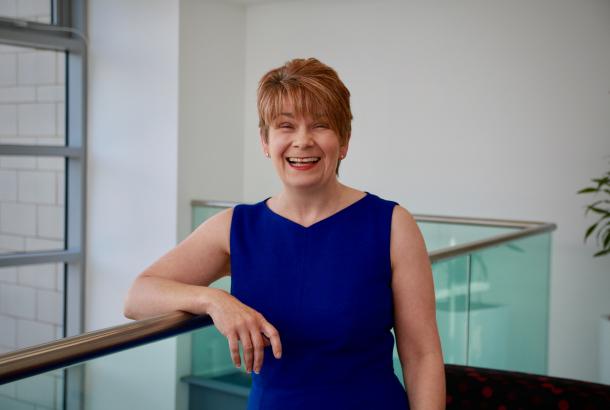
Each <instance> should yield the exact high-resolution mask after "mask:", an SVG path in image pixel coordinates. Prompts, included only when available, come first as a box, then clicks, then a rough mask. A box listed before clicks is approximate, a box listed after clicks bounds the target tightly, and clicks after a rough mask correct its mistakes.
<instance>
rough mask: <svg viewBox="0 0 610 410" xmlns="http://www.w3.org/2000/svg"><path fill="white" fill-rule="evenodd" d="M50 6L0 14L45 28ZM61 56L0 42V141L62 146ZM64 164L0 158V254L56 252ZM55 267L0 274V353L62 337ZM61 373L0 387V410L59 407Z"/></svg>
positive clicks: (10, 5)
mask: <svg viewBox="0 0 610 410" xmlns="http://www.w3.org/2000/svg"><path fill="white" fill-rule="evenodd" d="M50 10H51V1H50V0H0V16H6V17H17V18H23V19H27V20H33V21H39V22H45V23H49V22H50ZM64 58H65V54H64V53H59V52H53V51H44V50H35V49H28V48H20V47H12V46H7V45H2V44H0V143H4V144H24V145H26V144H27V145H35V144H39V145H43V144H44V145H64V140H65V136H64V132H65V131H64V130H65V120H64V119H65V108H64V107H65V105H64V99H65V84H64V82H65V80H64V78H65V64H64ZM64 165H65V160H64V158H51V157H24V156H13V157H7V156H0V253H10V252H15V251H34V250H49V249H62V248H63V240H64V205H63V204H64V198H63V197H64V177H65V173H64ZM63 270H64V266H63V264H62V263H50V264H39V265H27V266H18V267H6V268H0V354H2V353H4V352H8V351H12V350H15V349H19V348H23V347H27V346H33V345H36V344H39V343H44V342H48V341H50V340H53V339H56V338H59V337H62V333H63V305H64V303H63V290H64V279H63ZM62 386H63V380H62V373H61V372H50V373H47V374H42V375H39V376H36V377H32V378H27V379H24V380H20V381H17V382H14V383H10V384H7V385H3V386H2V387H1V388H0V408H2V409H3V408H19V409H32V410H38V409H59V408H63V405H62V403H63V387H62Z"/></svg>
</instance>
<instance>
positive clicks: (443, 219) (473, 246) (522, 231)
mask: <svg viewBox="0 0 610 410" xmlns="http://www.w3.org/2000/svg"><path fill="white" fill-rule="evenodd" d="M237 204H239V202H232V201H214V200H201V199H195V200H192V201H191V207H192V206H208V207H212V208H232V207H234V206H235V205H237ZM413 217H414V218H415V220H416V221H418V222H435V223H445V224H455V225H478V226H488V227H499V228H515V229H519V230H518V231H515V232H507V233H504V234H500V235H496V236H492V237H490V238H487V239H481V240H479V241H473V242H469V243H465V244H462V245H453V246H449V247H447V248H443V249H438V250H436V251H431V252H429V253H428V255H429V256H430V261H431V262H437V261H440V260H443V259H449V258H452V257H454V256H457V255H462V254H466V253H470V252H474V251H478V250H481V249H485V248H491V247H493V246H497V245H501V244H502V243H505V242H510V241H514V240H516V239H522V238H525V237H528V236H532V235H537V234H541V233H544V232H551V231H554V230H555V229H557V225H555V224H554V223H548V222H538V221H513V220H509V219H491V218H474V217H466V216H441V215H424V214H413Z"/></svg>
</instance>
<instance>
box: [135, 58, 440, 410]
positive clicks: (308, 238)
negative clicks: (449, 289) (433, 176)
mask: <svg viewBox="0 0 610 410" xmlns="http://www.w3.org/2000/svg"><path fill="white" fill-rule="evenodd" d="M349 97H350V93H349V91H348V89H347V88H346V87H345V85H344V84H343V83H342V82H341V80H340V79H339V77H338V75H337V73H336V72H335V71H334V70H333V69H332V68H330V67H328V66H326V65H325V64H323V63H321V62H320V61H318V60H316V59H313V58H309V59H296V60H292V61H289V62H288V63H286V64H285V65H283V66H281V67H279V68H276V69H274V70H271V71H269V72H268V73H267V74H265V75H264V76H263V78H262V79H261V81H260V84H259V89H258V109H259V126H260V142H261V147H262V150H263V152H264V154H265V155H266V156H267V157H268V158H270V159H271V161H272V163H273V166H274V167H275V170H276V172H277V174H278V177H279V178H280V180H281V181H282V185H283V189H282V190H281V192H279V193H278V194H276V195H274V196H272V197H269V198H267V199H265V200H263V201H260V202H258V203H256V204H252V205H246V204H240V205H237V206H236V207H234V208H232V209H228V210H226V211H224V212H221V213H219V214H217V215H215V216H214V217H212V218H210V219H208V220H207V221H206V222H205V223H203V224H202V225H200V226H199V227H198V228H197V229H196V230H195V231H194V232H193V233H192V234H191V235H190V236H189V237H188V238H186V239H185V240H184V241H183V242H181V243H180V244H179V245H178V246H177V247H176V248H175V249H173V250H171V251H170V252H168V254H166V255H164V256H163V257H162V258H160V259H159V260H158V261H156V262H155V263H154V264H153V265H151V266H150V267H149V268H148V269H146V270H145V271H144V272H142V273H141V274H140V276H139V277H138V279H137V280H136V282H135V283H134V285H133V286H132V289H131V291H130V294H129V297H128V300H127V303H126V306H125V312H126V315H127V316H129V317H132V318H143V317H147V316H152V315H155V314H159V313H164V312H167V311H172V310H184V311H188V312H192V313H196V314H209V315H210V316H211V317H212V319H213V321H214V325H215V326H216V327H217V329H218V330H219V331H220V333H222V334H223V335H224V336H226V337H227V339H228V342H229V349H230V351H231V356H232V359H233V361H234V363H235V365H236V366H238V367H240V366H241V363H242V358H241V357H240V345H241V349H242V354H243V362H244V364H245V367H246V371H247V372H248V373H250V372H251V371H252V370H253V371H254V374H253V375H252V382H253V383H252V389H251V393H250V397H249V400H248V410H279V409H292V410H304V409H311V408H316V409H318V410H330V409H333V410H335V409H350V410H351V409H355V410H358V409H362V410H365V409H366V410H368V409H371V408H382V409H385V410H399V409H400V410H404V409H408V408H409V407H413V408H418V409H420V408H426V409H442V408H444V406H445V378H444V366H443V358H442V353H441V347H440V341H439V336H438V330H437V325H436V318H435V303H434V287H433V281H432V272H431V268H430V262H429V259H428V253H427V251H426V248H425V245H424V241H423V238H422V236H421V233H420V231H419V228H418V227H417V224H416V223H415V220H414V219H413V217H412V216H411V214H410V213H409V212H408V211H407V210H406V209H404V208H402V207H401V206H399V205H398V204H397V203H396V202H394V201H389V200H386V199H382V198H380V197H378V196H377V195H374V194H371V193H369V192H366V191H363V190H359V189H355V188H352V187H349V186H346V185H344V184H342V183H340V182H339V179H338V169H339V165H340V163H341V161H342V160H344V159H345V158H346V156H347V152H348V148H349V141H350V133H351V120H352V114H351V110H350V102H349ZM225 275H230V276H231V292H230V293H228V292H226V291H223V290H221V289H216V288H210V287H208V285H209V284H210V283H212V282H213V281H214V280H216V279H218V278H219V277H221V276H225ZM392 328H394V331H395V334H396V345H397V350H398V354H399V357H400V361H401V364H402V368H403V376H404V380H405V385H406V386H405V387H406V390H405V389H404V388H403V386H402V385H401V383H400V381H399V380H398V378H397V377H396V375H395V374H394V369H393V361H392V352H393V348H394V337H393V336H392V333H391V329H392ZM407 393H408V394H407Z"/></svg>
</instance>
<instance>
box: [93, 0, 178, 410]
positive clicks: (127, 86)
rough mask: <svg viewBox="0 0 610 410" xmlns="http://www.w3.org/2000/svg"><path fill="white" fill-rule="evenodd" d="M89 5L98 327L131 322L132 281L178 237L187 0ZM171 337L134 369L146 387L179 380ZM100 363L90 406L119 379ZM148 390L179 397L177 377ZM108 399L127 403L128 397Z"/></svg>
mask: <svg viewBox="0 0 610 410" xmlns="http://www.w3.org/2000/svg"><path fill="white" fill-rule="evenodd" d="M88 7H89V10H88V11H89V37H90V49H89V57H90V59H89V110H88V118H89V124H88V132H89V136H88V137H89V151H88V160H89V166H88V180H87V184H88V192H87V207H88V208H87V210H88V215H87V229H88V232H87V266H86V272H87V275H86V280H87V282H86V288H87V292H86V312H85V313H86V328H87V330H91V329H99V328H103V327H107V326H112V325H116V324H119V323H121V322H124V321H126V320H125V319H124V318H123V315H122V306H123V299H124V297H125V295H126V292H127V289H128V288H129V286H130V284H131V282H132V281H133V279H134V278H135V276H136V275H137V274H138V273H139V272H141V271H142V270H143V269H145V268H146V267H147V266H148V265H149V264H150V263H152V262H153V261H154V260H155V259H157V258H158V257H159V256H161V255H162V254H163V253H165V252H166V251H167V250H169V249H170V248H171V247H173V246H174V245H175V244H176V225H177V207H176V198H177V170H178V166H177V159H178V155H177V154H178V153H177V151H178V135H177V134H178V38H179V27H178V24H179V23H178V22H179V3H178V1H177V0H174V1H163V0H156V1H144V0H140V1H128V2H125V1H119V0H112V1H110V0H91V1H89V2H88ZM168 342H171V343H170V345H169V346H168V344H167V343H164V344H162V348H161V352H157V353H156V354H154V355H153V356H152V357H150V358H149V360H148V361H147V363H146V366H142V367H139V368H133V369H132V370H133V371H135V372H137V373H138V374H139V375H140V376H141V378H140V381H141V382H142V386H143V387H147V386H146V383H145V380H147V379H146V377H151V378H153V379H156V378H158V376H159V375H172V377H170V378H169V380H170V381H171V380H175V377H174V375H175V374H176V366H177V364H176V354H175V352H176V348H175V340H170V341H168ZM98 364H99V365H98V366H96V363H95V362H94V363H92V364H91V366H88V368H87V380H88V381H89V382H91V381H93V383H92V384H91V386H92V390H88V391H87V397H86V398H87V399H91V400H92V401H91V402H89V403H87V406H88V408H96V407H95V405H96V402H95V398H96V397H105V396H104V389H105V388H106V387H109V388H112V383H113V381H116V378H113V377H107V376H108V375H107V374H106V373H105V368H104V365H103V362H100V363H98ZM114 369H115V370H116V372H120V371H121V369H120V368H118V367H116V368H114ZM164 380H167V379H164ZM133 387H137V385H133ZM95 389H98V390H95ZM110 391H112V390H110ZM142 394H143V395H145V396H146V397H147V399H148V403H149V404H147V405H146V408H158V409H168V408H173V407H174V404H175V402H176V397H175V386H174V385H173V384H171V383H169V384H168V383H159V385H158V386H157V385H156V386H155V387H154V388H151V386H148V387H147V388H146V390H145V391H144V392H143V393H142ZM113 397H114V398H116V399H117V400H119V401H120V400H121V397H120V396H113ZM106 400H108V397H106ZM103 405H104V406H105V407H104V408H117V409H118V408H125V407H123V406H124V405H126V402H119V403H116V404H113V403H109V402H108V401H105V402H103Z"/></svg>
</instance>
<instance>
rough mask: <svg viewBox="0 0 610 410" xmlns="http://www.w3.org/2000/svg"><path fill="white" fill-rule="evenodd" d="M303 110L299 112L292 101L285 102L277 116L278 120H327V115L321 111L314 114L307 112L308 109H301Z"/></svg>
mask: <svg viewBox="0 0 610 410" xmlns="http://www.w3.org/2000/svg"><path fill="white" fill-rule="evenodd" d="M299 108H301V110H297V109H296V108H295V107H294V104H292V102H291V101H287V100H284V101H282V106H281V109H280V112H279V113H278V114H277V116H276V118H281V117H286V118H291V119H320V118H326V114H325V113H323V112H321V111H320V110H315V113H314V112H309V111H305V108H306V107H299Z"/></svg>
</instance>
